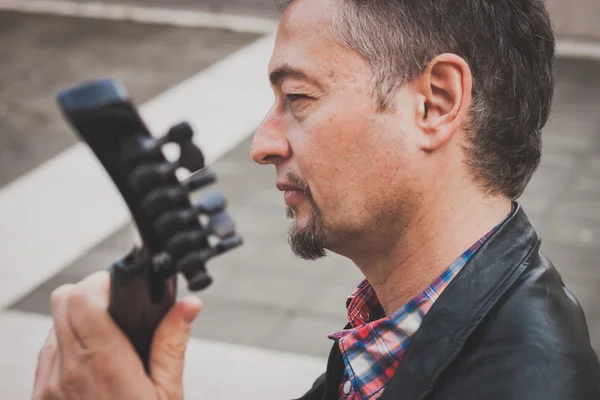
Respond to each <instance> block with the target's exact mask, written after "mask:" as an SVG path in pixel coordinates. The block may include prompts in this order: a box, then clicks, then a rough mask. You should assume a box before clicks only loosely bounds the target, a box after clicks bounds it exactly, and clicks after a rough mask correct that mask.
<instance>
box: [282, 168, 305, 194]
mask: <svg viewBox="0 0 600 400" xmlns="http://www.w3.org/2000/svg"><path fill="white" fill-rule="evenodd" d="M285 177H286V178H287V179H288V180H289V181H290V182H292V183H293V184H294V185H295V186H297V187H298V188H299V189H300V190H302V191H303V192H305V193H306V194H307V195H308V196H310V194H311V193H310V187H309V186H308V183H306V182H305V181H304V180H302V179H301V178H300V177H299V176H297V175H295V174H294V173H293V172H291V171H290V172H288V173H287V174H285Z"/></svg>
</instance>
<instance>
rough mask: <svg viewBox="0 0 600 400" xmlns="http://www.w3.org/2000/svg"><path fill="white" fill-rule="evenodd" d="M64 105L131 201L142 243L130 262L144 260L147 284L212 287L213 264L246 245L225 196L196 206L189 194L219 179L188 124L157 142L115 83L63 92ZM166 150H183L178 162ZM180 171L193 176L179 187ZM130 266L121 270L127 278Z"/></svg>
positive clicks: (209, 197) (215, 195) (212, 196)
mask: <svg viewBox="0 0 600 400" xmlns="http://www.w3.org/2000/svg"><path fill="white" fill-rule="evenodd" d="M58 102H59V105H60V107H61V109H62V111H63V113H64V114H65V116H66V117H67V119H68V121H69V122H70V124H71V125H72V126H73V128H74V129H75V130H76V131H77V133H78V135H79V136H80V137H81V138H82V139H83V140H84V141H85V142H86V143H87V144H88V145H89V147H90V148H91V150H92V151H93V152H94V154H95V155H96V156H97V158H98V160H99V161H100V162H101V163H102V165H103V166H104V168H105V169H106V171H107V172H108V174H109V175H110V177H111V178H112V180H113V182H114V183H115V185H116V186H117V188H118V189H119V191H120V193H121V195H122V197H123V199H124V200H125V202H126V204H127V206H128V208H129V210H130V212H131V215H132V218H133V220H134V222H135V225H136V227H137V230H138V232H139V236H140V238H141V241H142V247H141V248H139V249H137V251H136V252H135V254H134V255H132V257H134V256H135V257H136V258H138V260H137V262H136V263H135V264H136V265H138V266H140V265H144V268H145V269H146V271H145V274H146V277H147V279H149V280H150V281H154V282H157V283H158V282H160V281H165V280H167V279H170V278H173V277H174V276H176V275H177V274H178V273H179V272H181V273H182V274H183V275H184V276H185V278H186V279H187V282H188V287H189V289H190V290H193V291H197V290H202V289H205V288H206V287H208V286H209V285H210V284H211V282H212V279H211V277H210V276H209V274H208V273H207V270H206V263H207V261H208V260H210V259H211V258H213V257H215V256H217V255H219V254H222V253H224V252H226V251H228V250H230V249H233V248H235V247H237V246H239V245H241V244H242V239H241V238H240V236H239V235H238V234H237V233H236V232H235V226H234V223H233V221H232V220H231V218H230V216H229V215H228V213H227V211H226V206H227V204H226V199H225V198H224V197H223V195H222V194H221V193H219V192H215V191H213V192H210V193H208V194H206V195H204V196H203V197H201V198H200V200H199V201H198V202H196V203H192V202H191V201H190V197H189V195H190V193H192V192H194V191H196V190H199V189H203V188H205V187H207V186H209V185H211V184H213V183H214V182H215V181H216V176H215V175H214V174H213V173H212V172H211V171H210V170H209V169H208V168H207V167H206V166H205V161H204V156H203V154H202V152H201V150H200V149H199V148H198V147H197V146H196V145H195V144H194V143H193V141H192V137H193V132H192V128H191V127H190V126H189V124H187V123H180V124H178V125H175V126H173V127H172V128H171V129H170V130H169V131H168V132H167V133H166V134H165V135H164V136H162V137H160V138H155V137H153V136H152V135H151V134H150V132H149V131H148V128H147V127H146V126H145V124H144V122H143V121H142V119H141V118H140V116H139V114H138V112H137V110H136V108H135V106H134V105H133V104H132V102H131V100H130V98H129V96H128V95H127V93H126V91H125V89H124V88H123V86H122V85H121V84H120V83H119V82H117V81H113V80H98V81H92V82H86V83H84V84H81V85H78V86H75V87H73V88H70V89H68V90H65V91H63V92H61V93H60V94H59V96H58ZM168 144H171V145H177V146H178V147H179V150H180V151H179V157H178V159H177V160H175V161H172V160H171V161H168V160H167V158H166V157H165V155H164V153H163V150H164V146H165V145H168ZM180 169H186V170H187V171H189V172H190V173H192V174H191V175H190V176H189V177H188V178H186V179H184V180H181V181H180V180H179V179H178V178H177V171H178V170H180ZM201 217H202V218H201ZM202 220H204V221H205V222H202ZM129 261H131V260H129ZM131 265H132V263H131V262H130V263H128V264H127V265H125V264H123V265H122V267H123V268H122V270H123V271H121V273H123V274H126V273H127V272H128V269H129V270H130V269H131ZM118 267H119V265H117V266H116V268H118ZM131 272H132V273H133V271H131Z"/></svg>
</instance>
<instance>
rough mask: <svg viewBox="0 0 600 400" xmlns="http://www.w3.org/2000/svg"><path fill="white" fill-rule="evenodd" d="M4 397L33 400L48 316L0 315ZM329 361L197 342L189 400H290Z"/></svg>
mask: <svg viewBox="0 0 600 400" xmlns="http://www.w3.org/2000/svg"><path fill="white" fill-rule="evenodd" d="M0 326H2V327H3V329H0V354H2V357H0V399H29V398H31V394H32V389H33V382H34V375H35V367H36V364H37V356H38V353H39V351H40V349H41V347H42V345H43V343H44V340H45V338H46V336H47V334H48V331H49V330H50V328H51V326H52V319H51V318H50V317H49V316H43V315H37V314H28V313H22V312H5V313H3V314H1V315H0ZM325 367H326V360H324V359H321V358H317V357H311V356H303V355H297V354H289V353H282V352H276V351H271V350H265V349H257V348H251V347H246V346H239V345H232V344H225V343H219V342H213V341H207V340H200V339H195V338H192V339H191V340H190V343H189V346H188V350H187V352H186V364H185V370H184V374H185V376H184V390H185V393H186V397H188V398H205V399H219V400H234V399H242V398H243V399H289V398H298V397H300V396H301V395H302V394H304V393H305V392H306V391H307V390H308V389H309V388H310V387H311V386H312V383H313V382H314V380H315V379H316V378H317V377H318V376H319V375H320V374H321V373H323V371H324V370H325Z"/></svg>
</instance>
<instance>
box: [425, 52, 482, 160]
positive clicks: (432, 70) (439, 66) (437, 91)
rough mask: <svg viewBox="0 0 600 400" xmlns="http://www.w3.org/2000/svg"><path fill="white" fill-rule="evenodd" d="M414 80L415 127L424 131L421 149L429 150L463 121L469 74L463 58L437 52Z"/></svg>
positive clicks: (468, 99)
mask: <svg viewBox="0 0 600 400" xmlns="http://www.w3.org/2000/svg"><path fill="white" fill-rule="evenodd" d="M417 81H418V83H417V85H418V92H419V102H420V104H419V110H418V115H417V126H418V127H420V128H421V130H422V131H423V132H424V136H423V142H422V146H421V148H422V149H424V150H429V151H432V150H436V149H438V148H440V147H442V146H444V145H445V144H446V143H448V141H449V140H450V139H451V138H452V136H453V135H454V133H455V132H456V131H458V129H459V128H460V127H461V125H462V124H463V122H464V121H465V119H466V117H467V111H468V109H469V107H470V105H471V100H472V95H471V90H472V87H473V77H472V75H471V69H470V68H469V65H468V64H467V63H466V61H465V60H464V59H463V58H461V57H459V56H457V55H455V54H441V55H439V56H437V57H436V58H434V59H433V60H431V62H430V63H429V65H428V66H427V69H426V70H425V72H424V73H423V74H422V75H421V76H420V77H419V78H418V79H417Z"/></svg>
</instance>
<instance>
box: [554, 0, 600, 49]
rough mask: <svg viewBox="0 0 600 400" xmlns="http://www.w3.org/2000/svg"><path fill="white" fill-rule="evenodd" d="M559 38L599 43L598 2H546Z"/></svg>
mask: <svg viewBox="0 0 600 400" xmlns="http://www.w3.org/2000/svg"><path fill="white" fill-rule="evenodd" d="M546 4H547V5H548V9H549V10H550V12H551V13H552V16H553V19H554V24H555V26H556V29H557V32H558V34H559V36H560V37H563V38H582V39H592V40H598V41H600V0H546Z"/></svg>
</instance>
